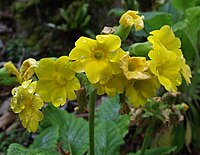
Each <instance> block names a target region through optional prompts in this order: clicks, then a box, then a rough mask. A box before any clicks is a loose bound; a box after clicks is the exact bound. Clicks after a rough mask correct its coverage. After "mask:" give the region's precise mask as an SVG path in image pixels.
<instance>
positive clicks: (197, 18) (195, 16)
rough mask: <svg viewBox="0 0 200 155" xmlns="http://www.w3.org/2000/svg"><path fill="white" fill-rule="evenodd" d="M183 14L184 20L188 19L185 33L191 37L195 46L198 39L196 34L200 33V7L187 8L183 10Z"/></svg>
mask: <svg viewBox="0 0 200 155" xmlns="http://www.w3.org/2000/svg"><path fill="white" fill-rule="evenodd" d="M185 12H186V18H187V19H188V26H187V28H186V31H187V32H188V33H189V34H190V36H191V37H192V40H193V42H194V44H195V45H197V40H198V38H199V34H198V32H199V31H200V26H199V23H200V6H197V7H192V8H189V9H187V10H185Z"/></svg>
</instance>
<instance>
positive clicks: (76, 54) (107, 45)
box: [69, 34, 125, 84]
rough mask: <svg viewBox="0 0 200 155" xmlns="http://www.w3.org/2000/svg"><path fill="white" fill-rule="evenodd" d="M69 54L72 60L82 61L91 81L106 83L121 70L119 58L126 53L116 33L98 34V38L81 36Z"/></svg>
mask: <svg viewBox="0 0 200 155" xmlns="http://www.w3.org/2000/svg"><path fill="white" fill-rule="evenodd" d="M75 46H76V47H75V48H74V49H72V51H71V52H70V54H69V57H70V58H71V59H72V60H76V61H78V62H81V63H82V66H83V70H84V71H85V73H86V76H87V77H88V80H89V81H90V82H91V83H93V84H94V83H97V82H99V83H100V84H105V83H106V82H108V81H109V80H110V78H111V77H112V75H113V74H118V73H120V72H121V69H120V67H119V60H120V58H121V57H122V56H123V55H124V54H125V52H124V51H123V50H122V49H121V48H120V46H121V40H120V38H119V37H118V36H116V35H111V34H110V35H98V36H96V40H93V39H90V38H86V37H80V38H79V39H78V40H77V41H76V43H75Z"/></svg>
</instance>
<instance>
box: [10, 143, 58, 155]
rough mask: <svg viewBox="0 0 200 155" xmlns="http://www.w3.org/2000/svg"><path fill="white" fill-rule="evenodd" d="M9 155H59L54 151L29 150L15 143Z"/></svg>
mask: <svg viewBox="0 0 200 155" xmlns="http://www.w3.org/2000/svg"><path fill="white" fill-rule="evenodd" d="M7 154H8V155H59V153H58V152H56V151H55V150H53V149H46V148H34V149H27V148H25V147H24V146H22V145H20V144H17V143H13V144H11V145H10V146H9V148H8V151H7Z"/></svg>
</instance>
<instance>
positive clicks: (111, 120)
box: [95, 95, 130, 155]
mask: <svg viewBox="0 0 200 155" xmlns="http://www.w3.org/2000/svg"><path fill="white" fill-rule="evenodd" d="M119 101H120V99H119V96H118V95H117V96H115V97H109V98H106V99H105V100H104V101H103V102H102V103H101V105H100V106H99V107H98V109H97V112H96V119H95V124H96V126H95V151H96V154H97V155H110V154H115V155H117V154H119V149H120V145H122V144H123V143H124V140H123V139H124V137H125V135H126V134H127V133H128V127H129V123H130V116H129V115H120V114H119V110H120V104H119Z"/></svg>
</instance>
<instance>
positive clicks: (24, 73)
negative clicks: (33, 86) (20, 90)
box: [20, 58, 37, 81]
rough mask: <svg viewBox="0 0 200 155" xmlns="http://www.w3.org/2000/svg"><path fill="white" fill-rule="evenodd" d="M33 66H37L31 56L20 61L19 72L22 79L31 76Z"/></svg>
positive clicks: (25, 79) (27, 78)
mask: <svg viewBox="0 0 200 155" xmlns="http://www.w3.org/2000/svg"><path fill="white" fill-rule="evenodd" d="M35 67H37V61H36V60H35V59H33V58H29V59H27V60H25V61H24V62H23V63H22V65H21V68H20V74H21V77H22V79H23V80H24V81H27V80H29V79H30V78H31V77H32V76H33V74H34V73H35V71H34V68H35Z"/></svg>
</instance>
